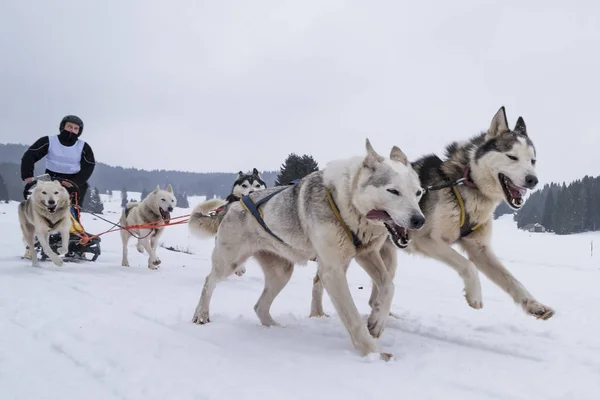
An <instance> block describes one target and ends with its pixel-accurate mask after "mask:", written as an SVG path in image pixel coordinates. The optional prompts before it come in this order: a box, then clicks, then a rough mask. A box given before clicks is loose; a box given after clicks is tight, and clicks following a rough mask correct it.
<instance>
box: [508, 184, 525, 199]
mask: <svg viewBox="0 0 600 400" xmlns="http://www.w3.org/2000/svg"><path fill="white" fill-rule="evenodd" d="M508 189H509V191H510V194H511V195H512V197H523V196H525V194H527V189H525V188H522V187H517V186H514V185H510V186H509V188H508Z"/></svg>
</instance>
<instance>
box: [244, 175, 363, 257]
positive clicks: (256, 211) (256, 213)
mask: <svg viewBox="0 0 600 400" xmlns="http://www.w3.org/2000/svg"><path fill="white" fill-rule="evenodd" d="M299 181H300V180H299V179H296V180H294V181H292V182H290V184H289V186H293V185H295V184H296V183H297V182H299ZM289 186H286V187H283V188H281V189H279V190H276V191H275V192H273V193H271V194H269V195H268V196H265V197H263V198H262V199H260V200H258V201H257V202H256V203H255V202H254V201H253V200H252V199H251V198H250V196H249V195H245V196H242V198H241V200H240V203H241V204H242V206H243V207H244V208H245V209H246V211H248V212H249V213H250V214H252V216H253V217H254V219H255V220H256V222H258V224H259V225H260V226H261V227H262V228H263V229H264V230H265V232H267V233H268V234H269V235H271V236H272V237H273V238H274V239H275V240H277V241H278V242H280V243H283V244H286V243H285V242H284V241H283V239H281V238H280V237H279V236H277V235H276V234H275V233H274V232H273V231H272V230H271V229H269V227H268V226H267V224H266V223H265V220H264V219H263V214H262V211H261V210H260V208H259V207H260V206H261V205H262V204H264V203H266V202H267V201H269V200H270V199H271V198H273V197H274V196H275V195H277V194H279V193H281V192H282V191H284V190H285V189H287V188H288V187H289ZM325 193H326V195H327V202H328V203H329V206H330V207H331V210H332V211H333V214H334V215H335V217H336V218H337V220H338V222H339V223H340V225H342V228H343V229H344V231H345V232H346V234H347V235H348V238H349V239H350V240H351V241H352V243H353V244H354V246H355V247H359V246H360V245H362V242H361V240H360V239H359V238H358V235H357V234H356V233H354V232H353V231H352V230H351V229H350V228H349V227H348V225H346V223H345V222H344V220H343V218H342V216H341V214H340V211H339V209H338V207H337V205H336V204H335V201H334V200H333V196H331V192H330V191H329V190H328V189H325ZM311 261H316V258H314V259H312V260H311Z"/></svg>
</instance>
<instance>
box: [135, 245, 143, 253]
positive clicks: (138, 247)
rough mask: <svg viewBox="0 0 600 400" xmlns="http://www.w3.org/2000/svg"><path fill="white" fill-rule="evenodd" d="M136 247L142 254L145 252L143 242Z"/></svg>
mask: <svg viewBox="0 0 600 400" xmlns="http://www.w3.org/2000/svg"><path fill="white" fill-rule="evenodd" d="M135 248H136V249H137V251H138V252H140V253H142V254H143V253H144V246H142V245H141V244H138V245H137V246H136V247H135Z"/></svg>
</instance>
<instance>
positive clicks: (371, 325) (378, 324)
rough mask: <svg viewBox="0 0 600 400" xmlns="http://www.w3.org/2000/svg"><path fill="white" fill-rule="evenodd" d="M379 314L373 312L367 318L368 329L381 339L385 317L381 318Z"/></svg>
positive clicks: (376, 337)
mask: <svg viewBox="0 0 600 400" xmlns="http://www.w3.org/2000/svg"><path fill="white" fill-rule="evenodd" d="M379 314H380V313H377V314H371V315H370V316H369V319H368V320H367V329H369V333H370V334H371V336H373V338H375V339H379V337H380V336H381V334H382V333H383V329H384V328H385V318H381V316H380V315H379Z"/></svg>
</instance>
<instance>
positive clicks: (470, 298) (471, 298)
mask: <svg viewBox="0 0 600 400" xmlns="http://www.w3.org/2000/svg"><path fill="white" fill-rule="evenodd" d="M465 283H466V285H465V298H466V299H467V303H468V304H469V306H471V307H472V308H474V309H476V310H479V309H481V308H483V298H482V296H481V283H480V282H479V279H476V280H474V281H473V282H465Z"/></svg>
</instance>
